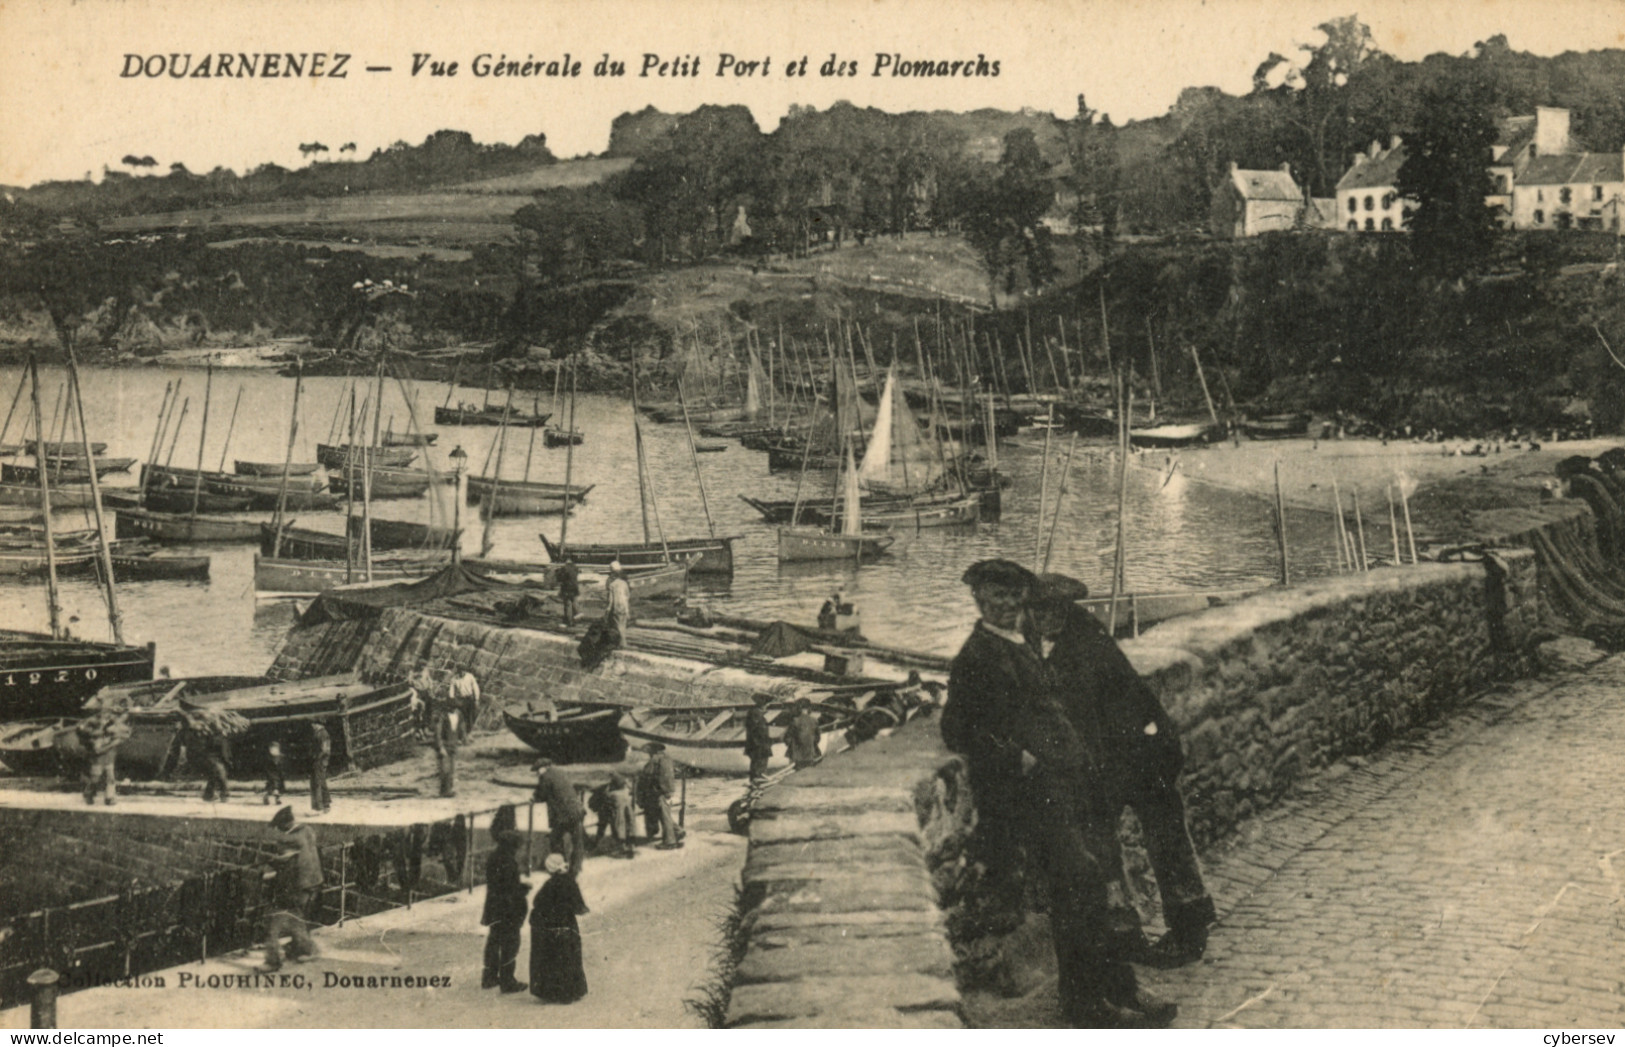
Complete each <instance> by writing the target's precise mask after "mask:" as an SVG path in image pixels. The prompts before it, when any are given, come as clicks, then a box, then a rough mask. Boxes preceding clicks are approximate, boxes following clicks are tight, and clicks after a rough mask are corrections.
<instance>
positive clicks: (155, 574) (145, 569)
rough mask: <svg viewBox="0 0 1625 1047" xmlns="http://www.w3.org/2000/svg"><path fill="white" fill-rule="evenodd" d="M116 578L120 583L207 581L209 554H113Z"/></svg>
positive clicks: (114, 577) (114, 575)
mask: <svg viewBox="0 0 1625 1047" xmlns="http://www.w3.org/2000/svg"><path fill="white" fill-rule="evenodd" d="M112 559H113V579H114V580H115V581H119V582H156V581H208V580H209V558H208V557H207V556H155V555H152V554H150V553H114V554H113V556H112Z"/></svg>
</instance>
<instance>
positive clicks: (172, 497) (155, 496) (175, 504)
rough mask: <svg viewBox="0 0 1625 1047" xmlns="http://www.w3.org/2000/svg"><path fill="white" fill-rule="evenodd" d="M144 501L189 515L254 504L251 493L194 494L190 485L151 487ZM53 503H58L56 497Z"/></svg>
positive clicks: (234, 510) (164, 510)
mask: <svg viewBox="0 0 1625 1047" xmlns="http://www.w3.org/2000/svg"><path fill="white" fill-rule="evenodd" d="M144 501H145V505H146V507H147V508H148V509H153V510H155V511H157V512H160V513H183V514H186V515H188V516H189V515H191V513H192V511H193V508H194V506H195V507H196V510H197V512H200V513H246V512H248V511H249V510H250V509H251V508H253V506H254V498H253V497H252V496H251V495H228V494H216V493H214V492H213V491H210V490H208V489H204V490H202V491H198V492H196V493H195V494H194V493H193V491H192V489H191V488H190V487H187V488H184V489H183V488H180V487H157V486H154V487H149V488H147V493H146V497H145V500H144ZM51 504H52V505H55V504H56V499H55V498H54V497H53V498H52V500H51Z"/></svg>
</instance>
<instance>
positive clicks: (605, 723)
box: [502, 708, 626, 763]
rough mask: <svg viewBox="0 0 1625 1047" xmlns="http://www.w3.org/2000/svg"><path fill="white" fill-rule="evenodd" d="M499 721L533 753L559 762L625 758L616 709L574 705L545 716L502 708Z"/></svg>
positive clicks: (619, 712) (622, 737)
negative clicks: (568, 709) (550, 716)
mask: <svg viewBox="0 0 1625 1047" xmlns="http://www.w3.org/2000/svg"><path fill="white" fill-rule="evenodd" d="M502 722H503V723H505V724H507V725H508V730H509V731H511V732H512V733H513V736H514V737H515V738H518V739H519V740H520V741H522V742H524V743H525V744H526V745H528V746H530V747H531V748H532V749H534V750H536V752H537V754H539V755H541V756H546V757H547V758H548V759H551V760H555V761H557V762H559V763H619V762H620V761H621V760H624V759H625V758H626V738H625V737H624V736H623V735H622V734H621V728H620V722H621V710H620V709H614V708H612V709H597V708H592V709H578V710H572V711H569V712H564V713H561V714H559V716H558V717H557V718H555V719H547V718H546V717H545V716H543V715H541V714H535V713H530V712H528V711H527V710H524V709H520V708H510V709H504V710H502Z"/></svg>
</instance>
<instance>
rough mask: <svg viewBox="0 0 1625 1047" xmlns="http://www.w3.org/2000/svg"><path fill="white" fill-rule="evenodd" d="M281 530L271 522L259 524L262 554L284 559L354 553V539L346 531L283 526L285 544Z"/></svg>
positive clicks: (339, 557) (342, 557)
mask: <svg viewBox="0 0 1625 1047" xmlns="http://www.w3.org/2000/svg"><path fill="white" fill-rule="evenodd" d="M276 537H277V529H276V527H274V526H273V525H271V524H265V523H262V524H260V525H259V538H260V553H261V555H263V556H267V557H272V558H277V559H284V560H338V561H340V562H341V563H342V562H343V561H344V560H345V558H346V557H348V556H349V555H350V548H351V546H350V542H349V540H348V539H346V538H345V537H344V535H342V534H329V533H328V532H326V531H313V530H311V529H310V528H308V527H283V528H282V543H281V545H280V546H279V545H278V544H277V540H276Z"/></svg>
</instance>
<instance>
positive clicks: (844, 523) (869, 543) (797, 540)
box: [779, 446, 897, 563]
mask: <svg viewBox="0 0 1625 1047" xmlns="http://www.w3.org/2000/svg"><path fill="white" fill-rule="evenodd" d="M842 475H843V480H844V485H843V487H842V501H843V505H842V508H841V529H840V530H839V531H830V530H823V529H820V528H815V527H794V526H792V527H781V528H779V562H780V563H796V562H801V561H806V560H854V561H859V562H861V561H862V560H863V558H864V557H865V556H879V555H880V554H881V553H883V552H885V551H886V550H887V549H889V548H891V545H892V543H893V542H895V541H897V539H896V538H894V537H892V536H891V535H889V534H864V533H863V508H862V504H863V501H862V496H861V495H860V494H859V492H858V469H857V466H856V465H855V464H853V460H852V448H851V447H850V446H848V447H847V449H846V468H845V470H844V472H843V474H842Z"/></svg>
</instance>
